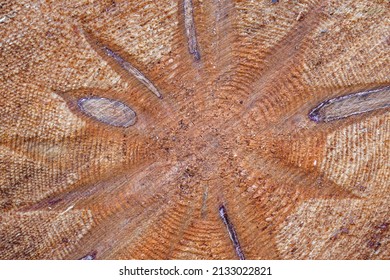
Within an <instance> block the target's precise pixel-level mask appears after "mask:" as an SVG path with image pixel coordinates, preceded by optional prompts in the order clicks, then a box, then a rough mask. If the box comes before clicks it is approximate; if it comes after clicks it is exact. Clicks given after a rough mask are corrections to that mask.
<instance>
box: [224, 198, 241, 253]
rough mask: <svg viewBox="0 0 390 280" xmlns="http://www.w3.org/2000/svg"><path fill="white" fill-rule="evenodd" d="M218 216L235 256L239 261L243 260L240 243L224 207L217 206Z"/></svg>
mask: <svg viewBox="0 0 390 280" xmlns="http://www.w3.org/2000/svg"><path fill="white" fill-rule="evenodd" d="M219 216H220V217H221V219H222V221H223V223H224V224H225V226H226V228H227V230H228V233H229V236H230V239H231V240H232V242H233V246H234V250H235V251H236V254H237V256H238V258H239V259H240V260H245V256H244V252H243V251H242V249H241V246H240V242H239V241H238V236H237V233H236V231H235V229H234V226H233V224H232V223H231V222H230V220H229V217H228V215H227V212H226V208H225V206H224V205H221V206H219Z"/></svg>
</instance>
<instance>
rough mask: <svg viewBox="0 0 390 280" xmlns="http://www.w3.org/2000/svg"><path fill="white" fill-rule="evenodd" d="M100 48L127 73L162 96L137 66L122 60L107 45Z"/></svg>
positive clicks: (158, 95) (159, 96)
mask: <svg viewBox="0 0 390 280" xmlns="http://www.w3.org/2000/svg"><path fill="white" fill-rule="evenodd" d="M102 50H103V51H104V52H105V54H107V55H108V56H110V57H112V58H113V59H114V60H115V61H116V62H117V63H118V64H119V66H120V67H122V68H123V69H124V70H126V71H127V72H128V73H130V74H131V75H133V76H134V77H135V78H136V79H137V80H138V81H140V82H141V83H142V84H144V85H145V86H146V87H147V88H148V89H149V90H150V91H151V92H153V93H154V94H155V95H156V96H157V97H158V98H162V95H161V93H160V91H159V90H158V89H157V88H156V86H155V85H154V84H153V83H152V82H151V81H150V80H149V79H148V78H146V77H145V75H144V74H143V73H142V72H141V71H139V70H138V69H137V68H135V67H134V66H133V65H131V64H130V63H129V62H127V61H126V60H124V59H123V58H122V57H121V56H120V55H119V54H117V53H116V52H114V51H113V50H111V49H109V48H108V47H106V46H102Z"/></svg>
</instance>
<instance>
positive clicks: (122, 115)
mask: <svg viewBox="0 0 390 280" xmlns="http://www.w3.org/2000/svg"><path fill="white" fill-rule="evenodd" d="M77 105H78V107H79V108H80V110H81V111H82V112H83V113H84V114H86V115H87V116H89V117H92V118H94V119H95V120H97V121H99V122H102V123H105V124H108V125H112V126H117V127H129V126H131V125H134V124H135V122H136V113H135V112H134V111H133V110H132V109H131V108H130V107H129V106H127V105H126V104H124V103H122V102H120V101H117V100H111V99H108V98H104V97H83V98H80V99H79V100H78V102H77Z"/></svg>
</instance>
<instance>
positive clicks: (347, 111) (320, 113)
mask: <svg viewBox="0 0 390 280" xmlns="http://www.w3.org/2000/svg"><path fill="white" fill-rule="evenodd" d="M387 107H390V86H387V87H383V88H378V89H374V90H368V91H361V92H356V93H352V94H349V95H345V96H341V97H336V98H333V99H329V100H327V101H325V102H322V103H321V104H319V105H318V106H317V107H315V108H314V109H313V110H312V111H311V112H310V113H309V117H310V119H311V120H313V121H315V122H329V121H334V120H339V119H343V118H346V117H349V116H352V115H358V114H362V113H366V112H370V111H374V110H378V109H383V108H387Z"/></svg>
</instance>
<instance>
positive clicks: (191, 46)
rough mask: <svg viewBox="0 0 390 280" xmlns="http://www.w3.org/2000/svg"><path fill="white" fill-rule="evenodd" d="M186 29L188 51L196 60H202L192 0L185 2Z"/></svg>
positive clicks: (185, 0)
mask: <svg viewBox="0 0 390 280" xmlns="http://www.w3.org/2000/svg"><path fill="white" fill-rule="evenodd" d="M184 27H185V29H186V35H187V42H188V51H189V52H190V54H192V55H193V56H194V58H195V60H200V53H199V49H198V41H197V39H196V30H195V22H194V7H193V4H192V0H184Z"/></svg>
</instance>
